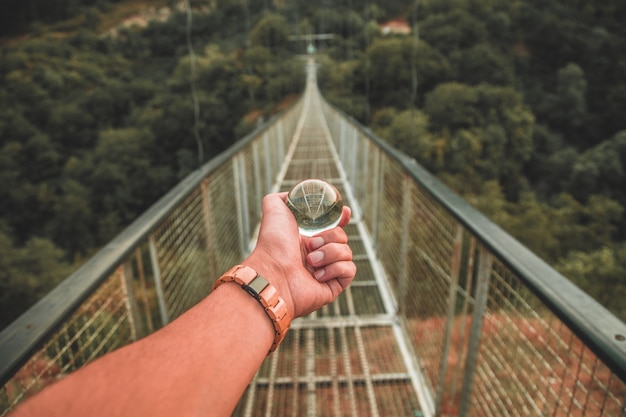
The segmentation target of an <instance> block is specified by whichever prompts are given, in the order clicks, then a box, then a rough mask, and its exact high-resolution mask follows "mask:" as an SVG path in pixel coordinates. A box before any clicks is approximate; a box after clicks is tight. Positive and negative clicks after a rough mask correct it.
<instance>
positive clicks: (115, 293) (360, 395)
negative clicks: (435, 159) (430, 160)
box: [0, 61, 626, 417]
mask: <svg viewBox="0 0 626 417" xmlns="http://www.w3.org/2000/svg"><path fill="white" fill-rule="evenodd" d="M307 71H308V75H307V76H308V82H307V88H306V91H305V94H304V95H303V97H302V99H301V100H300V101H299V102H298V103H297V104H296V105H295V106H294V107H293V108H292V109H291V110H289V111H288V112H286V113H285V114H283V115H281V116H280V117H277V118H276V119H274V120H272V121H270V122H268V123H267V124H266V125H265V126H262V127H260V128H259V129H257V131H255V132H254V133H252V134H250V135H249V136H247V137H246V138H243V139H242V140H241V141H239V142H238V143H237V144H235V145H234V146H233V147H232V148H231V149H229V150H228V151H226V152H225V153H223V154H222V155H220V156H218V157H216V158H214V159H213V160H211V161H210V162H208V163H207V164H206V165H204V166H203V167H202V168H201V169H199V170H198V171H196V172H194V173H192V174H191V175H190V176H189V177H188V178H186V179H185V180H184V181H182V182H181V183H180V184H179V185H178V186H176V187H175V188H174V189H172V190H171V191H170V192H169V193H168V194H167V195H166V196H164V197H163V198H162V199H161V200H160V201H159V202H157V203H156V204H155V205H154V206H153V207H152V208H150V209H149V210H148V211H147V212H146V213H144V214H143V215H142V216H141V217H140V218H138V219H137V220H136V221H135V222H134V223H133V224H132V225H131V226H129V227H128V228H127V229H126V230H125V231H124V232H122V233H121V234H120V235H119V236H118V237H117V238H115V239H114V240H113V241H111V242H110V243H109V244H108V245H107V246H106V247H104V248H103V249H102V251H101V252H100V253H98V254H97V255H96V256H95V257H94V258H92V259H91V260H90V261H89V262H88V263H87V264H85V265H84V266H83V267H82V268H81V269H80V270H78V271H77V272H76V273H74V274H73V275H71V276H70V277H68V278H67V279H66V280H65V281H64V282H63V283H62V284H61V285H60V286H59V287H58V288H57V289H55V290H54V291H52V292H51V293H50V294H49V295H48V296H47V297H45V298H44V299H43V300H41V302H39V303H38V304H37V305H35V306H34V307H33V308H32V309H31V310H29V311H28V312H27V313H25V314H24V316H22V317H21V318H19V319H18V320H16V321H15V322H14V323H13V324H12V325H11V326H9V327H8V328H7V329H5V330H4V331H3V332H2V333H1V334H0V377H1V378H2V381H1V383H2V390H1V391H0V415H4V414H6V413H7V412H8V411H9V410H10V409H12V408H13V407H14V406H15V405H16V404H19V402H20V401H22V400H23V399H24V398H26V397H27V396H28V395H29V394H31V393H33V392H36V391H38V390H40V389H41V388H43V387H44V386H46V385H47V384H49V383H51V382H53V381H55V380H57V379H58V378H60V377H63V376H64V375H66V374H68V373H69V372H71V371H73V370H75V369H77V368H79V367H81V366H83V365H84V364H85V363H87V362H88V361H90V360H92V359H94V358H96V357H98V356H100V355H102V354H104V353H106V352H109V351H111V350H114V349H116V348H117V347H120V346H123V345H124V344H127V343H130V342H132V341H133V340H136V339H137V338H140V337H142V336H144V335H146V334H148V333H150V332H152V331H154V330H156V329H158V328H159V327H161V326H163V325H164V324H166V323H168V322H169V321H171V320H173V319H174V318H176V317H177V316H179V315H180V314H181V313H183V312H184V311H185V310H186V309H188V308H189V307H190V306H192V305H193V304H195V303H196V302H197V301H198V300H200V299H201V298H203V297H204V296H206V294H207V293H208V292H209V291H210V288H211V287H212V285H213V281H214V280H215V279H216V278H217V277H218V276H220V275H221V273H222V272H224V271H225V270H226V269H228V268H229V267H230V266H232V265H234V264H236V263H238V261H239V260H241V259H242V258H243V257H244V256H246V254H247V253H249V251H250V250H251V248H252V247H253V245H254V239H255V233H256V230H257V226H258V222H259V216H260V202H261V199H262V197H263V195H265V194H266V193H268V192H273V191H279V190H282V191H286V190H288V189H290V188H291V187H292V186H293V185H294V184H295V183H296V182H298V181H299V180H301V179H304V178H323V179H326V180H329V181H330V182H332V183H333V184H335V185H336V186H337V188H338V189H339V190H340V192H341V193H342V194H343V196H344V199H345V200H346V202H347V204H349V205H350V206H351V207H352V209H353V218H352V221H351V223H350V224H349V225H348V226H347V227H346V231H347V233H348V235H349V238H350V245H351V248H352V250H353V254H354V260H355V263H356V264H357V268H358V272H357V276H356V278H355V280H354V282H353V284H352V285H351V286H350V287H349V288H348V289H347V290H346V291H345V292H344V293H343V294H342V295H341V296H340V297H339V299H338V300H337V301H336V302H335V303H333V304H331V305H328V306H326V307H324V308H322V309H321V310H319V311H317V312H315V313H314V314H312V315H310V316H308V317H306V318H301V319H297V320H295V321H294V322H293V323H292V328H291V330H290V331H289V333H288V335H287V338H286V339H285V340H284V341H283V343H282V344H281V346H280V347H279V349H278V350H277V351H276V352H275V353H273V354H272V355H270V356H268V358H267V359H266V361H265V362H264V364H263V366H262V367H261V369H260V370H259V372H258V373H257V375H256V376H255V378H254V380H253V381H252V383H251V384H250V386H249V387H248V389H247V391H246V393H245V394H244V396H243V397H242V399H241V401H240V403H239V405H238V407H237V409H236V411H235V414H234V415H236V416H294V417H295V416H435V415H441V416H457V415H460V416H529V415H533V416H626V384H625V381H626V325H624V323H622V322H621V321H620V320H618V319H617V318H615V317H614V316H612V315H611V314H610V313H609V312H608V311H607V310H605V309H604V308H603V307H602V306H600V305H598V304H597V303H596V302H595V301H593V300H592V299H591V298H590V297H589V296H587V295H586V294H585V293H583V292H582V291H581V290H580V289H578V288H577V287H575V286H573V285H572V284H571V283H570V282H569V281H568V280H567V279H566V278H564V277H562V276H561V275H559V274H558V273H557V272H556V271H554V270H553V269H552V268H550V267H549V266H548V265H546V264H545V263H544V262H542V261H541V260H540V259H539V258H537V257H536V256H535V255H534V254H532V253H531V252H529V251H528V249H526V248H525V247H523V246H522V245H521V244H519V243H518V242H517V241H515V240H514V239H512V238H511V237H510V236H508V235H507V234H506V233H504V232H503V231H502V230H501V229H499V228H498V227H497V226H495V225H494V224H492V223H491V222H490V221H488V220H487V219H486V218H485V217H483V216H482V215H480V214H479V213H478V212H476V211H475V210H474V209H472V208H471V207H470V206H469V205H468V204H467V203H466V202H464V201H463V200H462V199H460V198H459V197H458V196H456V195H455V194H454V193H452V192H451V191H450V190H449V189H447V188H446V187H445V186H444V185H442V184H441V183H440V182H439V181H438V180H437V179H435V178H434V177H433V176H432V175H430V174H429V173H428V172H426V171H425V170H424V169H423V168H421V167H420V166H419V165H418V164H417V163H416V162H415V161H413V160H411V159H410V158H408V157H406V156H405V155H402V154H401V153H399V152H397V151H395V150H394V149H392V148H390V147H389V146H388V145H386V144H385V143H384V142H383V141H381V140H380V139H378V138H376V137H375V136H374V135H373V134H372V133H371V132H370V131H369V130H367V129H365V128H363V127H361V126H359V125H358V124H357V123H355V122H353V121H351V120H350V119H349V117H347V116H345V115H343V114H342V113H340V112H339V111H337V110H336V109H334V108H332V107H331V106H329V105H328V104H327V103H326V102H325V101H324V99H323V98H322V97H321V95H320V93H319V90H318V88H317V84H316V78H315V63H314V62H312V61H309V63H308V64H307Z"/></svg>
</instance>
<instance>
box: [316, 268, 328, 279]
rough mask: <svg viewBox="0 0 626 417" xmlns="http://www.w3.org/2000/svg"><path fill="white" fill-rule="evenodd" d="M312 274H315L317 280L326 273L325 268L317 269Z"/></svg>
mask: <svg viewBox="0 0 626 417" xmlns="http://www.w3.org/2000/svg"><path fill="white" fill-rule="evenodd" d="M313 275H315V279H316V280H318V281H319V280H320V279H322V278H323V277H324V275H326V269H324V268H322V269H318V270H317V271H315V273H314V274H313Z"/></svg>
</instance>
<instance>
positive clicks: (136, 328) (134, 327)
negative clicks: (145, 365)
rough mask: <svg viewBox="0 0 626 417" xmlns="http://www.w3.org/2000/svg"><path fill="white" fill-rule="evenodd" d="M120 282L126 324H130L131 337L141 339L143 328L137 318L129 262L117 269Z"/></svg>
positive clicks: (137, 313)
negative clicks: (126, 316)
mask: <svg viewBox="0 0 626 417" xmlns="http://www.w3.org/2000/svg"><path fill="white" fill-rule="evenodd" d="M119 274H120V281H121V284H122V288H123V290H124V298H125V304H126V312H127V314H128V322H129V323H130V331H131V337H132V339H133V340H137V339H138V338H140V337H142V336H143V334H144V332H143V326H142V325H141V319H140V318H139V309H138V308H137V299H136V297H135V291H134V288H133V273H132V268H131V267H130V263H129V262H125V263H124V264H123V265H122V266H121V267H120V268H119Z"/></svg>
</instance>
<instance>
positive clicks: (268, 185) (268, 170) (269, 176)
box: [263, 135, 280, 193]
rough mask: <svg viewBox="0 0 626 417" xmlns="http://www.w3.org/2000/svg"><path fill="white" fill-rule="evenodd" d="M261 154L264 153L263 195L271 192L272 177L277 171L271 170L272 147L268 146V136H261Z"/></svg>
mask: <svg viewBox="0 0 626 417" xmlns="http://www.w3.org/2000/svg"><path fill="white" fill-rule="evenodd" d="M263 152H264V153H265V190H264V191H265V193H269V192H271V191H272V185H273V183H274V176H275V175H276V172H278V170H277V169H273V166H272V158H271V156H272V155H271V152H272V146H270V135H263ZM276 166H280V164H276Z"/></svg>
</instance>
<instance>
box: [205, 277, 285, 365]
mask: <svg viewBox="0 0 626 417" xmlns="http://www.w3.org/2000/svg"><path fill="white" fill-rule="evenodd" d="M227 282H235V283H237V284H239V285H240V286H241V288H243V289H244V290H245V291H246V292H247V293H248V294H250V295H251V296H252V297H253V298H254V299H256V300H257V301H258V302H259V303H261V305H262V306H263V308H264V309H265V313H266V314H267V315H268V317H269V318H270V320H271V321H272V325H273V326H274V341H273V342H272V347H271V348H270V350H269V353H272V352H273V351H275V350H276V348H277V347H278V345H280V342H282V341H283V339H284V338H285V336H286V335H287V330H289V326H290V325H291V317H290V316H289V311H288V310H287V304H286V303H285V301H284V300H283V299H282V297H281V296H280V295H279V294H278V290H277V289H276V288H275V287H274V286H273V285H272V284H270V283H269V282H267V280H266V279H265V278H263V277H262V276H261V275H259V274H258V273H257V272H256V271H255V270H254V269H253V268H251V267H249V266H245V265H235V266H233V267H232V268H230V269H229V270H228V271H226V272H225V273H224V275H222V276H221V277H219V278H218V279H217V281H216V282H215V285H214V286H213V289H216V288H217V287H219V286H220V285H222V284H225V283H227ZM269 353H268V354H269Z"/></svg>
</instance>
